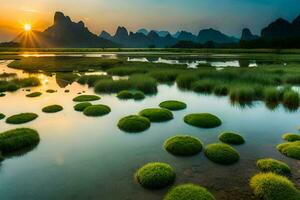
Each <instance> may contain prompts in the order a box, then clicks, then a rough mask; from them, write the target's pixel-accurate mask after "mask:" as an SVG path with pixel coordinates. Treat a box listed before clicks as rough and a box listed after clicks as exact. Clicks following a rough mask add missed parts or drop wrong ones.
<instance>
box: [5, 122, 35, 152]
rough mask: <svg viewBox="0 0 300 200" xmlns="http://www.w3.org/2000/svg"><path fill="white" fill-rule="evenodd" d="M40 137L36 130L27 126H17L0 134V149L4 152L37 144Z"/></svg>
mask: <svg viewBox="0 0 300 200" xmlns="http://www.w3.org/2000/svg"><path fill="white" fill-rule="evenodd" d="M39 141H40V137H39V134H38V132H37V131H35V130H33V129H29V128H18V129H13V130H9V131H6V132H3V133H1V134H0V151H1V152H2V153H4V154H7V153H13V152H15V151H21V150H23V149H26V148H29V147H32V146H34V145H37V144H38V143H39Z"/></svg>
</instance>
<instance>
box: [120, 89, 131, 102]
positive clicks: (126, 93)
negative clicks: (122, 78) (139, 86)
mask: <svg viewBox="0 0 300 200" xmlns="http://www.w3.org/2000/svg"><path fill="white" fill-rule="evenodd" d="M117 97H118V98H119V99H124V100H126V99H133V94H132V93H131V92H130V91H128V90H123V91H121V92H119V93H118V94H117Z"/></svg>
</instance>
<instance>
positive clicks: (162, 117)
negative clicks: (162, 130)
mask: <svg viewBox="0 0 300 200" xmlns="http://www.w3.org/2000/svg"><path fill="white" fill-rule="evenodd" d="M139 115H141V116H143V117H146V118H148V119H149V120H150V121H151V122H164V121H169V120H171V119H173V114H172V112H170V111H169V110H167V109H163V108H147V109H144V110H142V111H141V112H139Z"/></svg>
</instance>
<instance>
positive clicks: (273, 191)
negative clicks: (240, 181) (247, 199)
mask: <svg viewBox="0 0 300 200" xmlns="http://www.w3.org/2000/svg"><path fill="white" fill-rule="evenodd" d="M250 187H251V188H252V190H253V193H254V195H255V196H256V197H257V198H259V199H263V200H283V199H284V200H297V199H300V196H299V191H298V190H297V189H296V188H295V186H294V184H293V183H292V182H291V181H290V180H289V179H287V178H286V177H284V176H280V175H277V174H274V173H260V174H257V175H255V176H253V177H252V178H251V180H250Z"/></svg>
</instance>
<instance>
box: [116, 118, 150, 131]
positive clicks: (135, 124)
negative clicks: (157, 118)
mask: <svg viewBox="0 0 300 200" xmlns="http://www.w3.org/2000/svg"><path fill="white" fill-rule="evenodd" d="M150 125H151V124H150V120H149V119H148V118H146V117H142V116H138V115H130V116H127V117H124V118H122V119H120V121H119V122H118V127H119V129H121V130H123V131H125V132H129V133H137V132H142V131H145V130H147V129H148V128H150Z"/></svg>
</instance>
